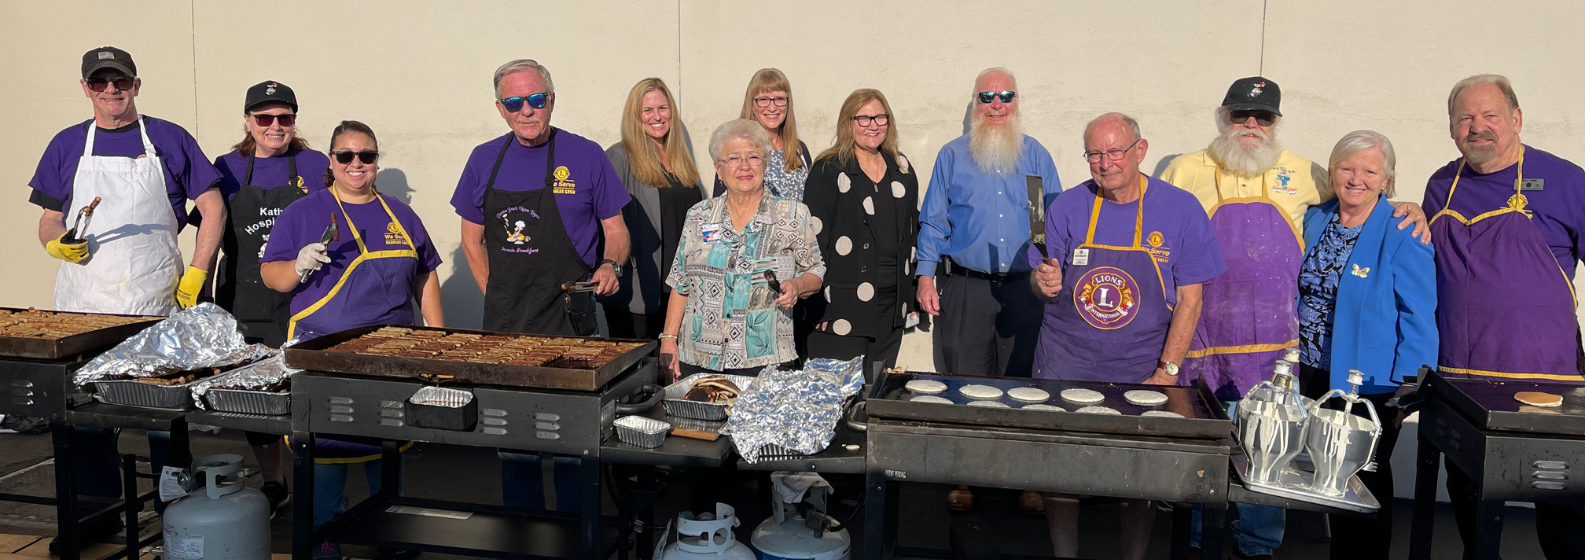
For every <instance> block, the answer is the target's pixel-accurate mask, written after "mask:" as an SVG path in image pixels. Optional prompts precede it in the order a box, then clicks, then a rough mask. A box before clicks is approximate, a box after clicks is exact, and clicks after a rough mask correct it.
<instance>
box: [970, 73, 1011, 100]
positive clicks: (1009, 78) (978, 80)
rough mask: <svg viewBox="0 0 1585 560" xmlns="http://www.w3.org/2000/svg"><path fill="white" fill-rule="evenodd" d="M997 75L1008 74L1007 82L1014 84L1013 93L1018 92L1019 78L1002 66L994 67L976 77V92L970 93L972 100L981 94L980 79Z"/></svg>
mask: <svg viewBox="0 0 1585 560" xmlns="http://www.w3.org/2000/svg"><path fill="white" fill-rule="evenodd" d="M995 73H1002V74H1007V80H1008V81H1010V82H1012V83H1013V91H1018V76H1014V75H1013V71H1012V70H1008V69H1006V68H1003V67H1001V66H993V67H990V68H986V69H984V70H981V71H980V74H979V75H978V76H975V77H974V90H975V91H971V92H969V97H970V98H971V99H972V98H973V97H974V96H976V95H979V93H980V92H979V89H980V78H984V77H985V76H986V75H987V74H995Z"/></svg>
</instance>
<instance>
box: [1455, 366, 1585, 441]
mask: <svg viewBox="0 0 1585 560" xmlns="http://www.w3.org/2000/svg"><path fill="white" fill-rule="evenodd" d="M1426 386H1427V387H1428V388H1431V389H1432V390H1434V391H1435V394H1436V395H1437V396H1438V397H1440V398H1442V399H1443V400H1445V401H1446V402H1447V404H1449V405H1451V406H1452V407H1453V409H1454V410H1457V411H1458V412H1459V413H1460V414H1463V415H1464V416H1466V417H1468V418H1469V419H1470V420H1471V421H1473V422H1474V423H1475V425H1476V427H1478V428H1480V429H1483V430H1497V431H1505V432H1530V433H1539V434H1555V435H1570V436H1585V385H1569V384H1564V383H1534V382H1529V381H1486V380H1476V379H1448V378H1445V377H1441V376H1437V377H1436V382H1434V383H1427V384H1426ZM1524 391H1539V392H1542V393H1551V394H1554V395H1558V396H1560V397H1563V404H1562V406H1559V407H1556V408H1538V407H1532V406H1529V405H1526V404H1524V403H1521V402H1519V401H1518V400H1515V399H1514V398H1513V396H1514V394H1515V393H1520V392H1524ZM1520 408H1526V409H1527V410H1529V411H1527V412H1521V411H1520Z"/></svg>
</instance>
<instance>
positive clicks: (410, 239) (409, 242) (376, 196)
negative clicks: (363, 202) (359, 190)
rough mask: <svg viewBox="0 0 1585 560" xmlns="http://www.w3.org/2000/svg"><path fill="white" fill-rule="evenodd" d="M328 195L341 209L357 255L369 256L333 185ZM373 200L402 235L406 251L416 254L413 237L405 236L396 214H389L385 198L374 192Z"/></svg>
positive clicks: (367, 248)
mask: <svg viewBox="0 0 1585 560" xmlns="http://www.w3.org/2000/svg"><path fill="white" fill-rule="evenodd" d="M330 194H331V196H334V197H336V207H337V208H340V209H341V217H343V218H346V220H347V229H350V230H352V240H353V241H357V242H358V253H359V254H362V255H367V254H369V247H368V246H367V245H364V243H363V236H361V235H358V226H356V225H354V224H353V223H352V214H348V213H347V207H346V206H342V204H341V193H338V192H336V186H335V185H331V186H330ZM374 200H377V201H379V203H380V207H381V208H384V209H385V215H386V216H389V217H390V218H391V223H392V224H395V225H396V232H397V233H399V234H401V235H402V242H403V243H406V244H407V248H408V249H411V250H413V251H414V252H415V253H416V252H417V251H418V247H416V246H414V245H413V237H412V236H410V235H408V234H407V228H404V227H402V221H401V220H398V219H396V214H394V213H392V212H391V207H390V205H387V204H386V203H385V197H382V196H380V192H379V191H375V192H374Z"/></svg>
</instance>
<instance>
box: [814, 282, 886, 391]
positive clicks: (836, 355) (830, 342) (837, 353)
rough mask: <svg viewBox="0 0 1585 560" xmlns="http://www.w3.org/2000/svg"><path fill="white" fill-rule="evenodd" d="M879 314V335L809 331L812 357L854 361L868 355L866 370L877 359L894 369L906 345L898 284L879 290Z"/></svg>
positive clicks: (877, 292) (877, 312) (877, 316)
mask: <svg viewBox="0 0 1585 560" xmlns="http://www.w3.org/2000/svg"><path fill="white" fill-rule="evenodd" d="M875 298H876V301H875V303H876V308H877V309H876V317H875V324H876V325H883V326H881V327H878V328H877V330H878V331H880V332H878V333H876V335H877V336H875V337H868V336H851V335H850V336H839V335H835V334H831V333H827V332H819V331H814V332H811V333H809V351H808V354H806V355H805V357H808V358H831V359H836V360H851V359H853V358H857V357H859V356H864V361H865V362H868V363H866V364H864V371H869V364H871V363H875V362H876V361H880V362H885V364H886V367H888V368H890V367H892V366H895V365H897V352H898V351H900V350H902V348H903V331H904V329H903V320H902V316H901V315H900V313H901V311H900V310H899V309H898V306H897V286H895V285H893V286H890V287H880V288H877V289H876V290H875Z"/></svg>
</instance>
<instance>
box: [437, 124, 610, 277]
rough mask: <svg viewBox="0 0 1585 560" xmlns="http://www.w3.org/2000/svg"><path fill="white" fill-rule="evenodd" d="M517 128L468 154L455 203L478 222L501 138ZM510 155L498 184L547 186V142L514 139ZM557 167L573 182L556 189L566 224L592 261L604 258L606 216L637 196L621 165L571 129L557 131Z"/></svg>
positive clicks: (509, 188) (503, 187) (510, 187)
mask: <svg viewBox="0 0 1585 560" xmlns="http://www.w3.org/2000/svg"><path fill="white" fill-rule="evenodd" d="M511 136H512V134H511V133H507V134H505V135H502V136H499V137H496V138H495V139H493V140H490V141H489V142H485V143H483V144H480V145H479V146H478V147H476V148H474V149H473V154H472V155H469V156H468V165H467V167H464V168H463V169H462V179H460V180H458V181H457V191H456V192H455V193H453V194H452V196H451V206H452V207H453V208H456V209H457V215H458V216H462V219H464V220H468V221H470V222H473V223H475V224H483V223H484V190H485V189H484V187H485V183H487V182H489V180H490V168H491V167H492V166H494V165H495V157H496V156H497V155H499V154H500V153H501V143H502V142H506V141H508V140H509V139H511ZM511 142H512V145H511V147H509V148H507V149H506V157H505V158H502V160H501V170H500V171H499V172H498V173H497V174H496V176H495V187H494V188H495V189H496V190H501V191H517V192H526V191H532V190H539V189H543V188H545V154H546V146H547V145H548V144H547V145H539V146H535V147H532V148H530V147H528V146H524V145H523V144H522V143H520V142H518V141H517V140H515V139H511ZM556 167H557V168H562V167H565V168H567V173H568V175H567V178H566V179H565V180H564V183H569V184H570V185H569V186H567V187H557V189H556V209H557V210H558V211H559V212H561V225H562V228H563V229H565V230H567V238H568V239H571V240H572V246H573V248H574V249H576V250H577V251H578V254H579V255H582V256H583V261H584V262H585V263H587V264H588V265H589V266H594V263H595V262H596V261H598V260H600V259H599V257H597V256H596V255H595V246H596V245H597V244H598V243H599V238H600V220H604V219H606V218H610V217H612V216H616V215H619V214H621V213H622V207H623V206H627V201H628V200H629V199H631V198H632V197H631V196H629V195H628V194H627V188H626V187H624V186H622V180H621V179H619V178H617V175H616V169H615V168H613V167H611V160H610V158H607V157H606V156H605V150H602V149H600V145H599V144H595V143H594V142H591V141H589V140H588V139H586V138H584V137H582V136H578V135H576V134H573V133H571V132H567V131H565V130H559V129H558V130H557V131H556Z"/></svg>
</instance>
